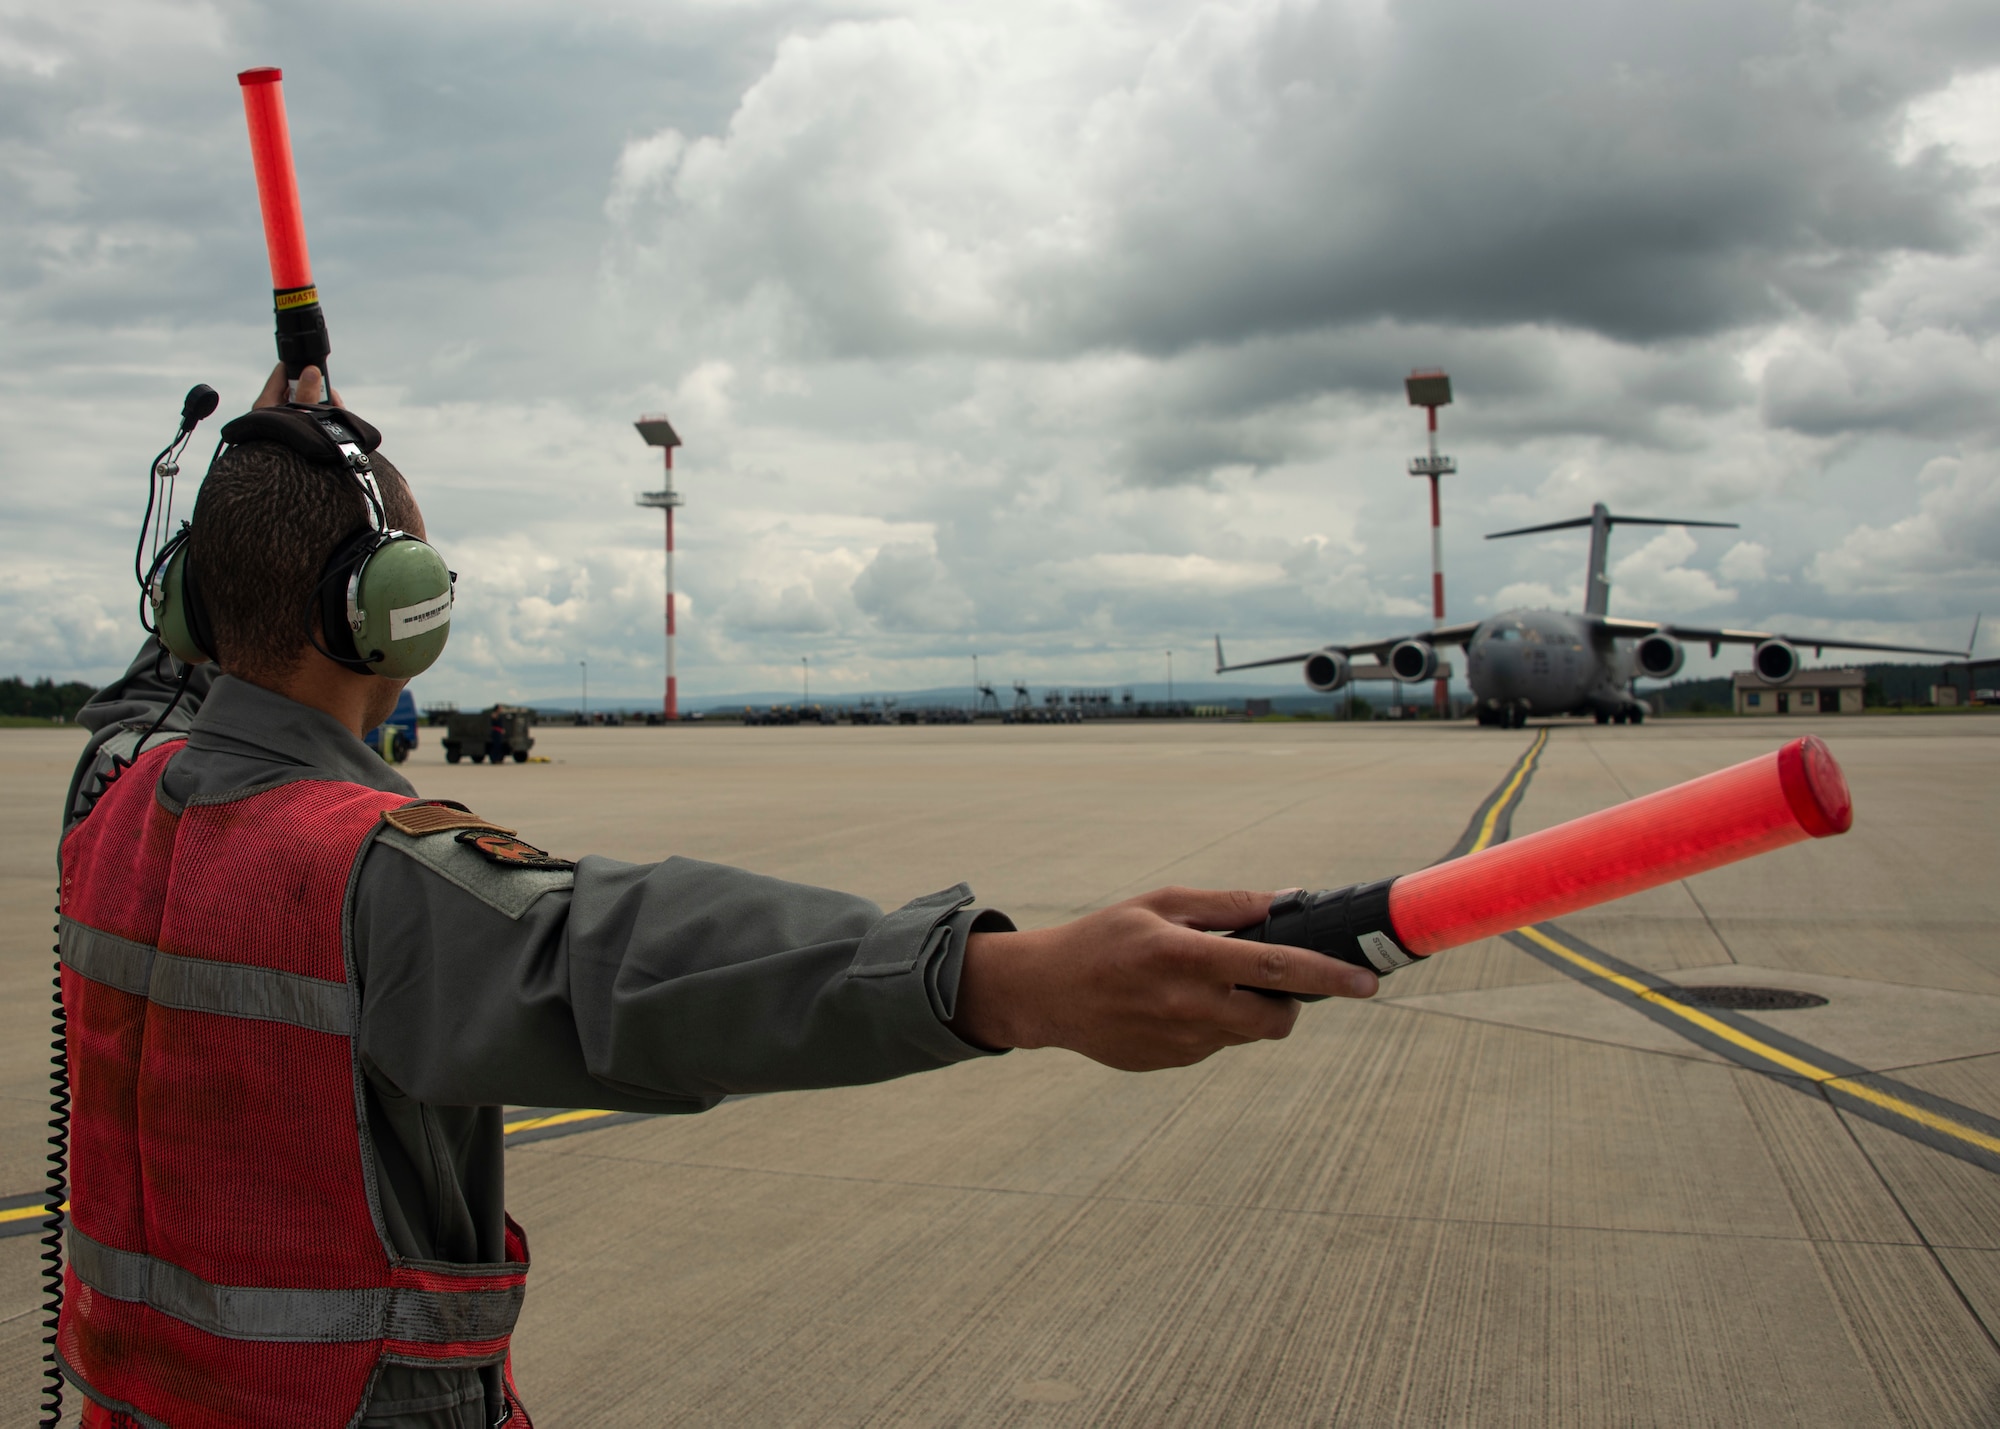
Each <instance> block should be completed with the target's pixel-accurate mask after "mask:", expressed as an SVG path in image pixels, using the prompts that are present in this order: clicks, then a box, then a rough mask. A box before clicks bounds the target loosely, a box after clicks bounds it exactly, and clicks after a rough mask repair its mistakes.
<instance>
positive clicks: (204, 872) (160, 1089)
mask: <svg viewBox="0 0 2000 1429" xmlns="http://www.w3.org/2000/svg"><path fill="white" fill-rule="evenodd" d="M175 752H176V751H175V747H174V746H171V745H169V746H166V747H162V748H158V749H154V750H150V751H148V752H147V753H146V754H145V755H144V756H142V757H141V758H140V760H139V761H138V763H136V764H135V765H133V766H132V767H131V768H130V769H128V770H127V771H126V772H125V773H124V774H123V775H122V776H120V777H119V778H118V779H116V780H115V781H114V782H113V783H112V785H111V787H110V788H109V789H108V790H107V791H106V792H105V793H104V795H103V797H102V798H100V799H99V800H98V802H97V805H96V807H95V808H94V809H93V810H92V811H91V813H90V814H89V816H88V817H86V818H85V819H84V820H83V821H82V822H81V823H79V824H78V825H77V826H76V828H75V829H73V830H72V831H71V832H70V834H69V836H68V837H67V838H65V839H64V840H63V846H62V928H61V949H62V1000H63V1007H64V1009H65V1011H66V1013H67V1015H68V1047H69V1078H70V1096H71V1106H70V1142H69V1146H70V1152H69V1156H70V1159H69V1194H70V1212H69V1224H68V1232H67V1238H66V1250H67V1255H66V1263H65V1266H64V1270H63V1306H62V1317H61V1321H60V1324H59V1326H58V1330H57V1349H58V1351H59V1353H60V1354H61V1356H62V1363H63V1365H64V1367H65V1368H66V1369H67V1370H68V1371H69V1373H70V1375H71V1376H72V1377H73V1378H74V1379H75V1380H77V1381H79V1382H81V1383H82V1384H83V1385H84V1386H85V1388H86V1390H87V1392H88V1394H89V1395H90V1396H91V1398H92V1399H93V1400H94V1401H95V1404H94V1405H93V1406H92V1409H91V1411H90V1412H89V1413H87V1415H86V1418H85V1421H84V1422H85V1423H86V1424H90V1423H107V1424H108V1423H119V1422H130V1421H128V1420H126V1419H125V1418H124V1415H127V1414H129V1415H130V1416H131V1418H132V1420H136V1421H137V1422H138V1423H142V1424H150V1423H164V1424H168V1425H172V1426H175V1429H181V1427H182V1426H207V1425H217V1426H220V1425H285V1426H294V1425H297V1426H306V1425H328V1426H337V1425H344V1424H350V1423H352V1422H353V1421H354V1420H356V1419H357V1418H358V1417H359V1415H360V1412H361V1407H362V1405H363V1403H364V1401H365V1400H366V1397H367V1394H368V1389H369V1385H370V1382H371V1380H372V1378H373V1376H374V1374H375V1371H376V1368H377V1366H379V1365H381V1364H383V1363H385V1362H396V1363H404V1364H411V1363H417V1364H452V1365H482V1364H494V1363H504V1362H505V1360H506V1355H507V1342H508V1336H509V1335H510V1334H511V1332H512V1331H513V1328H514V1320H515V1317H516V1315H517V1314H518V1313H519V1311H520V1305H521V1297H522V1294H523V1291H524V1288H525V1285H526V1281H527V1272H528V1248H527V1243H526V1241H525V1240H524V1239H523V1238H522V1236H521V1232H520V1227H518V1226H516V1225H515V1224H514V1222H513V1220H512V1218H509V1219H508V1221H507V1260H506V1262H505V1263H503V1264H498V1265H463V1264H452V1263H444V1262H435V1261H413V1260H408V1259H405V1258H403V1257H401V1256H399V1255H397V1254H396V1253H395V1252H394V1251H392V1250H391V1249H390V1248H389V1245H388V1242H387V1240H386V1238H385V1235H384V1233H383V1230H382V1218H381V1214H380V1207H379V1204H378V1202H377V1200H376V1191H375V1185H374V1163H373V1160H372V1157H371V1155H370V1153H369V1150H368V1148H367V1147H366V1146H365V1145H364V1142H363V1136H364V1133H363V1129H362V1122H361V1119H360V1115H359V1112H358V1108H359V1106H360V1105H361V1100H360V1099H361V1094H362V1084H361V1073H360V1070H359V1068H358V1066H357V1063H356V1058H355V1053H354V1027H355V1022H356V1020H357V1018H358V1016H359V1013H360V997H359V991H358V989H356V988H355V987H354V986H353V985H352V984H351V983H350V982H349V980H348V970H347V958H346V952H345V941H344V938H343V936H342V924H343V922H344V917H345V908H346V902H347V888H348V880H349V877H350V875H351V873H352V871H353V868H354V861H355V857H356V855H357V854H358V853H359V852H360V849H361V845H362V841H363V840H364V839H365V838H367V836H368V833H369V831H370V830H371V829H373V828H374V827H375V825H376V822H377V820H378V819H379V818H380V817H381V815H382V813H383V811H384V810H387V809H392V808H395V807H398V806H400V805H403V804H407V803H409V802H410V801H409V800H408V799H406V798H402V797H399V796H397V795H394V794H382V793H377V792H376V791H374V790H372V789H366V788H363V787H361V786H360V785H357V784H344V783H336V782H333V781H330V780H316V779H315V780H302V781H299V782H297V783H291V784H284V785H281V786H279V787H278V788H275V789H270V790H267V791H265V792H263V793H253V794H250V795H249V796H247V797H245V798H240V799H233V800H230V801H227V802H224V803H217V804H197V805H195V806H193V807H190V808H188V809H186V810H185V811H182V812H179V813H175V812H173V811H171V810H169V809H168V808H167V807H165V806H164V805H163V804H162V803H161V802H160V800H159V799H158V797H157V790H158V786H159V781H160V775H161V772H162V771H163V770H164V769H165V768H166V765H167V761H168V760H169V759H170V758H172V757H173V754H174V753H175ZM512 1389H513V1386H512V1383H511V1377H510V1380H509V1384H508V1401H509V1408H510V1409H511V1410H512V1411H513V1412H514V1419H513V1420H512V1423H513V1424H515V1425H519V1426H525V1425H526V1423H527V1416H526V1414H525V1413H523V1412H521V1411H520V1409H519V1407H518V1405H517V1404H516V1403H515V1402H514V1396H513V1392H512ZM113 1411H122V1413H119V1414H116V1415H114V1413H113Z"/></svg>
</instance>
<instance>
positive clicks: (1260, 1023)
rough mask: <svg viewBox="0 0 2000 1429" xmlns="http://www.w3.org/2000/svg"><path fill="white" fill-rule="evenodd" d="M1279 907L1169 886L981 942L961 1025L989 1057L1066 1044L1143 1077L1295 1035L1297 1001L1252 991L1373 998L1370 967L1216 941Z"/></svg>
mask: <svg viewBox="0 0 2000 1429" xmlns="http://www.w3.org/2000/svg"><path fill="white" fill-rule="evenodd" d="M1272 896H1273V895H1271V894H1269V893H1250V892H1243V891H1240V890H1237V891H1210V890H1205V889H1198V888H1160V889H1155V890H1154V891H1153V892H1151V893H1146V894H1142V895H1141V896H1139V897H1137V898H1133V899H1129V900H1127V901H1126V902H1123V903H1116V904H1113V905H1112V906H1111V907H1109V908H1105V909H1102V910H1101V911H1099V912H1096V913H1092V914H1089V915H1088V916H1086V917H1083V918H1079V919H1077V920H1076V921H1075V922H1073V923H1064V924H1062V925H1061V926H1059V927H1055V928H1041V929H1036V930H1035V931H1032V932H1027V933H978V934H975V935H974V936H973V938H972V940H971V942H970V944H969V945H968V947H967V948H966V953H965V967H964V970H963V972H962V974H961V976H960V978H959V988H958V1007H957V1010H956V1015H955V1016H954V1017H953V1018H952V1024H951V1025H952V1028H953V1030H955V1031H956V1032H957V1033H958V1034H959V1035H960V1036H962V1037H964V1038H965V1039H966V1040H967V1041H970V1042H977V1043H980V1044H982V1045H984V1046H988V1047H1067V1048H1069V1049H1070V1050H1071V1051H1075V1052H1081V1053H1083V1055H1084V1056H1086V1057H1089V1058H1091V1059H1093V1060H1095V1061H1099V1062H1102V1063H1104V1064H1105V1065H1106V1066H1111V1067H1117V1068H1119V1069H1120V1070H1122V1071H1128V1072H1144V1071H1152V1070H1154V1069H1156V1068H1160V1067H1184V1066H1187V1065H1189V1064H1190V1063H1194V1062H1199V1061H1201V1060H1202V1059H1203V1058H1204V1057H1207V1056H1208V1055H1210V1054H1211V1053H1213V1052H1215V1051H1217V1050H1218V1049H1220V1048H1223V1047H1233V1046H1237V1045H1240V1044H1242V1043H1245V1042H1256V1041H1262V1040H1265V1039H1269V1038H1276V1037H1283V1036H1285V1035H1286V1034H1288V1033H1289V1032H1290V1031H1291V1030H1292V1024H1293V1023H1294V1022H1295V1021H1297V1020H1298V1015H1299V1004H1298V1003H1296V1002H1294V1001H1292V1000H1290V999H1289V998H1277V997H1270V996H1267V995H1265V994H1263V993H1258V992H1252V991H1249V989H1251V988H1269V989H1271V990H1273V991H1277V992H1289V993H1314V994H1318V995H1320V996H1324V997H1372V996H1373V995H1374V993H1375V989H1376V987H1377V983H1376V979H1375V974H1373V973H1372V972H1369V971H1368V970H1367V969H1366V968H1357V967H1352V966H1350V965H1349V964H1347V963H1343V962H1339V961H1337V960H1335V959H1333V958H1329V957H1326V956H1324V955H1322V954H1320V953H1315V952H1312V951H1310V950H1309V949H1305V948H1292V947H1285V946H1283V945H1282V944H1276V943H1251V942H1240V941H1237V940H1235V939H1231V938H1218V937H1216V936H1214V934H1213V933H1211V932H1208V931H1205V930H1208V929H1223V930H1231V929H1236V928H1243V927H1248V926H1249V925H1250V924H1252V923H1255V922H1257V921H1258V920H1259V919H1261V918H1262V917H1263V916H1264V915H1265V913H1266V911H1268V910H1269V908H1270V906H1271V899H1272Z"/></svg>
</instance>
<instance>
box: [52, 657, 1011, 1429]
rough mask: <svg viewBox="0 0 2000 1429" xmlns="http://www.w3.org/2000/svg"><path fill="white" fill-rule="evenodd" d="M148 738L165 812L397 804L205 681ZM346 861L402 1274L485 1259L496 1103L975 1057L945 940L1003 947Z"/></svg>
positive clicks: (161, 683) (496, 1407) (607, 1097)
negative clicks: (322, 800) (162, 764)
mask: <svg viewBox="0 0 2000 1429" xmlns="http://www.w3.org/2000/svg"><path fill="white" fill-rule="evenodd" d="M165 663H166V662H164V661H163V660H161V658H160V655H159V650H158V647H157V646H155V645H154V644H152V643H151V642H148V644H147V646H146V647H145V649H143V650H142V651H141V652H140V654H139V658H138V659H136V660H135V661H134V662H133V664H132V667H131V668H130V669H129V670H127V671H126V673H125V675H124V676H123V677H122V678H120V679H119V680H117V681H115V682H114V683H113V684H111V685H109V686H107V687H106V688H105V689H103V690H101V691H100V692H99V693H98V694H97V696H96V697H95V698H94V699H93V700H92V701H91V702H90V704H89V705H88V706H86V707H85V708H84V710H83V712H82V713H81V714H80V715H79V716H78V723H80V724H82V725H84V726H85V727H86V728H87V729H89V730H91V731H92V732H93V733H92V738H91V741H90V744H89V746H88V748H87V749H86V751H85V753H84V756H83V759H82V761H81V762H80V764H79V765H78V769H77V775H76V778H75V780H74V781H73V782H72V784H71V787H70V794H69V802H68V806H67V815H66V817H65V820H64V831H65V833H67V831H68V829H69V827H70V826H72V825H73V824H74V823H75V822H76V820H78V819H80V818H82V817H83V815H84V814H86V813H87V812H89V808H90V805H91V802H92V800H93V798H94V795H95V793H96V792H98V791H99V790H100V788H101V776H102V775H103V774H105V773H106V772H107V771H108V770H109V769H110V767H111V761H112V759H113V758H114V757H124V758H129V757H130V756H131V753H132V749H133V746H134V745H135V744H136V742H137V740H138V737H139V733H140V732H141V731H142V730H143V729H144V728H145V727H146V726H147V725H149V724H151V723H152V721H153V719H154V718H155V717H156V716H158V714H159V712H160V710H161V708H162V707H163V706H165V705H166V703H167V702H168V700H170V699H171V698H172V693H173V685H172V682H171V681H170V680H168V679H166V678H164V677H163V675H162V674H161V668H162V666H163V665H164V664H165ZM163 730H164V731H165V734H163V735H156V736H155V737H154V738H155V740H158V739H161V738H163V737H165V736H166V734H173V733H179V732H185V733H186V735H187V742H186V745H185V747H184V748H183V749H182V750H181V751H180V752H179V753H177V754H176V755H175V756H174V757H173V759H172V761H171V763H170V764H169V765H168V767H167V770H166V772H165V774H164V775H163V776H162V779H161V783H160V794H161V797H162V799H163V800H164V801H165V802H167V803H168V804H169V805H170V806H185V805H186V804H188V803H189V802H191V801H193V800H196V799H203V800H217V799H223V798H228V797H230V796H236V797H241V796H244V795H247V794H249V793H253V792H257V791H259V790H262V789H267V788H270V787H273V786H275V785H279V784H284V783H288V782H290V781H293V780H298V779H335V780H341V781H344V782H347V783H352V784H361V785H365V786H366V787H368V788H370V789H378V790H382V791H385V792H389V793H396V794H408V795H410V796H411V797H412V798H414V797H415V793H414V791H413V790H412V789H411V788H410V786H409V784H408V783H407V782H405V781H404V779H403V777H402V776H401V775H400V774H398V773H397V772H396V771H395V769H394V768H392V767H391V766H389V765H388V764H385V763H384V762H383V761H382V760H381V759H380V758H379V757H378V756H377V755H376V754H375V753H374V752H373V751H372V750H370V749H369V748H368V747H367V746H366V745H364V744H363V743H362V742H361V741H360V740H358V739H356V738H355V737H354V735H353V734H352V733H350V732H349V731H348V729H347V728H346V727H345V726H343V725H342V724H340V722H339V721H337V720H335V719H334V718H333V717H332V716H331V715H328V714H325V713H323V712H321V711H319V710H316V709H312V708H310V707H308V706H305V705H301V704H297V703H294V702H293V701H291V700H288V699H286V698H285V697H283V696H282V695H277V694H273V693H272V692H271V691H269V690H265V689H262V688H260V687H258V686H256V685H252V684H249V683H247V682H245V681H242V680H237V679H233V678H231V677H230V676H227V675H222V676H219V677H218V676H216V675H215V674H213V671H212V667H209V666H202V667H199V668H198V669H197V670H196V671H195V673H194V676H193V678H192V680H191V682H190V684H189V688H188V692H187V695H186V696H185V698H184V699H183V700H182V702H181V705H180V706H179V708H178V709H176V710H175V711H174V712H173V714H172V715H171V716H169V718H168V719H167V722H166V724H165V725H164V726H163ZM526 833H527V837H528V838H530V839H532V838H533V832H532V831H531V830H530V831H526ZM357 863H358V865H359V866H358V868H357V869H356V870H355V872H354V875H353V877H352V878H351V879H350V881H349V894H348V908H347V914H348V916H347V920H346V926H347V929H348V955H349V959H350V966H351V967H352V968H353V969H354V974H355V976H356V977H357V978H358V979H359V982H360V985H361V1020H360V1025H359V1027H358V1028H357V1029H356V1033H355V1039H356V1047H355V1050H356V1054H357V1055H358V1056H359V1057H360V1059H361V1066H362V1071H363V1075H364V1079H365V1096H364V1102H365V1107H366V1113H367V1118H368V1131H369V1137H368V1140H369V1143H370V1148H371V1150H372V1152H373V1155H374V1163H375V1164H374V1171H375V1178H374V1179H375V1182H376V1185H377V1187H378V1188H379V1196H380V1200H381V1210H382V1215H383V1220H384V1225H385V1229H386V1231H387V1233H388V1237H389V1240H390V1243H391V1245H392V1246H393V1247H394V1249H395V1250H396V1251H397V1252H398V1253H400V1254H402V1255H405V1256H411V1257H415V1258H419V1259H424V1260H451V1261H488V1262H490V1261H498V1260H503V1259H505V1254H504V1241H503V1222H502V1217H503V1203H504V1176H503V1167H504V1157H503V1152H502V1145H501V1115H500V1108H501V1107H502V1106H503V1105H519V1106H544V1107H601V1108H607V1109H611V1110H616V1111H633V1112H697V1111H706V1110H708V1109H709V1108H710V1107H712V1106H714V1105H715V1104H716V1103H717V1102H718V1101H720V1100H721V1099H722V1098H724V1097H726V1096H730V1095H734V1094H738V1093H745V1092H770V1091H781V1090H787V1089H796V1088H803V1087H827V1086H842V1085H854V1084H858V1083H863V1082H876V1081H882V1080H885V1079H887V1078H890V1077H899V1076H903V1075H905V1074H906V1073H910V1072H919V1071H925V1070H928V1069H930V1068H933V1067H942V1066H946V1065H949V1064H951V1063H953V1062H959V1061H964V1060H966V1059H968V1058H971V1057H976V1056H980V1055H983V1054H984V1053H983V1049H981V1048H978V1047H975V1046H972V1045H970V1044H968V1043H966V1042H964V1041H962V1040H960V1039H959V1038H958V1037H956V1036H954V1035H953V1034H952V1032H951V1030H950V1029H949V1027H947V1025H946V1023H947V1022H948V1021H949V1019H950V1018H951V1016H952V1013H953V1009H954V1003H955V1000H956V998H957V993H958V978H959V970H960V968H961V966H962V965H963V960H964V956H965V945H966V940H967V938H968V937H969V936H970V935H971V934H972V933H974V932H986V931H998V930H1006V929H1010V928H1012V927H1013V924H1012V923H1011V922H1009V921H1008V919H1007V918H1006V916H1005V915H1004V914H1000V913H997V912H994V911H992V910H990V909H988V910H976V909H974V908H972V907H971V906H969V905H970V904H971V901H972V893H971V890H970V889H968V888H966V887H964V886H963V885H960V886H959V887H956V888H951V889H947V890H945V891H943V892H941V893H935V894H932V895H930V896H929V897H927V898H920V899H917V900H916V901H915V902H913V903H910V904H908V905H906V906H904V907H903V908H900V909H898V910H897V911H895V912H893V913H890V914H887V915H884V914H883V912H882V910H881V909H879V908H877V907H876V906H875V905H874V904H872V903H870V902H868V901H866V900H865V899H861V898H855V897H852V896H850V895H848V894H845V893H835V892H831V891H829V890H827V889H822V888H811V887H807V886H805V885H802V884H796V883H786V882H783V881H781V880H779V879H775V878H766V877H762V876H760V875H758V874H754V873H746V872H744V871H742V870H740V869H734V868H725V867H723V866H721V865H719V864H712V863H702V862H699V861H697V860H694V859H687V858H669V859H667V860H666V861H665V862H664V863H654V864H631V863H620V862H618V861H617V860H615V859H608V858H595V857H584V858H582V859H579V860H578V861H577V865H576V868H575V870H574V871H573V872H572V871H569V870H555V869H533V868H510V867H506V866H502V865H496V864H494V863H493V862H490V861H488V860H487V859H485V858H484V857H482V856H481V855H480V854H479V853H478V852H476V851H475V850H473V849H471V848H468V847H466V846H465V845H463V844H461V843H459V842H458V841H457V840H456V839H455V838H454V837H453V836H452V835H451V834H449V833H444V834H432V835H428V836H424V837H415V838H413V837H410V836H408V835H405V834H403V833H400V832H398V831H396V830H394V829H391V828H388V827H386V826H378V828H377V831H376V833H375V834H374V835H372V836H371V837H370V838H369V839H368V840H367V841H366V842H365V843H364V844H363V845H362V848H361V852H360V853H359V854H358V855H357ZM530 1229H531V1234H532V1228H530ZM530 1279H531V1283H532V1277H531V1278H530ZM527 1390H528V1398H529V1400H530V1407H531V1410H532V1400H533V1386H532V1385H530V1386H527ZM501 1405H502V1400H501V1397H500V1390H499V1382H498V1372H497V1370H484V1371H481V1370H466V1369H434V1368H418V1367H413V1366H402V1365H389V1366H385V1367H384V1368H383V1370H382V1372H381V1374H380V1375H379V1376H378V1378H377V1380H376V1383H375V1385H374V1387H373V1389H372V1391H371V1393H370V1398H369V1403H368V1409H367V1412H366V1413H365V1414H364V1415H363V1417H362V1421H361V1422H362V1424H363V1425H364V1426H366V1429H389V1426H395V1429H485V1426H487V1425H489V1424H491V1423H493V1422H494V1421H495V1419H496V1418H497V1417H498V1415H499V1414H500V1413H501V1412H502V1409H501Z"/></svg>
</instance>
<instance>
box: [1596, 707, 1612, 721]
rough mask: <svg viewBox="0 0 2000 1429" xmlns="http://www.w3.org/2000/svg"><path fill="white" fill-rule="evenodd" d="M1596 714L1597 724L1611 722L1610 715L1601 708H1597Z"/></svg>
mask: <svg viewBox="0 0 2000 1429" xmlns="http://www.w3.org/2000/svg"><path fill="white" fill-rule="evenodd" d="M1596 714H1597V722H1598V723H1599V724H1610V723H1611V716H1610V715H1608V714H1606V713H1605V712H1604V711H1603V710H1598V711H1596Z"/></svg>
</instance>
